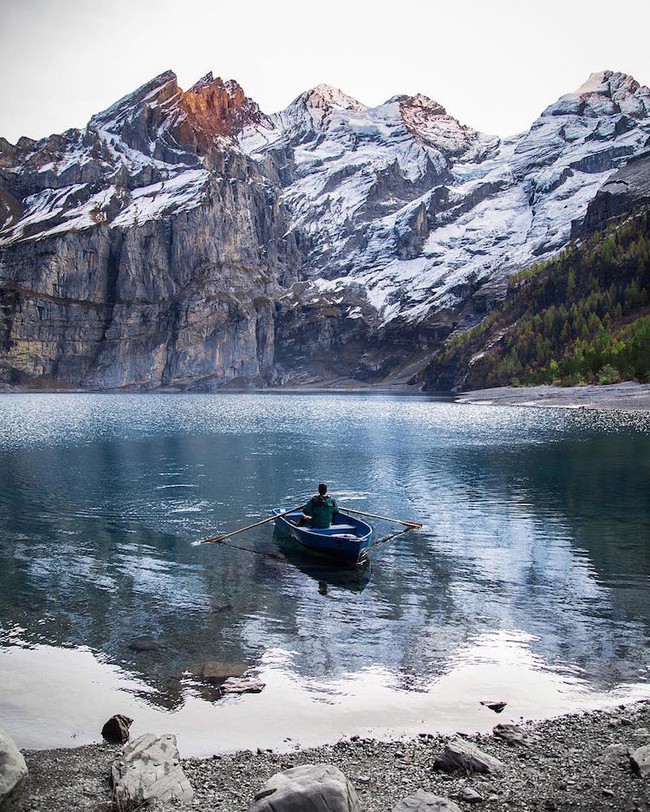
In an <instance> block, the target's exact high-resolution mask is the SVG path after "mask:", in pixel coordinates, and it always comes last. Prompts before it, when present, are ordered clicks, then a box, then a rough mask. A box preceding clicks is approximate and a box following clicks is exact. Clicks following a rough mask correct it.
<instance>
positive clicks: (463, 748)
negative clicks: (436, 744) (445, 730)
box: [433, 739, 505, 773]
mask: <svg viewBox="0 0 650 812" xmlns="http://www.w3.org/2000/svg"><path fill="white" fill-rule="evenodd" d="M433 766H434V768H435V769H436V770H444V771H445V772H449V773H451V772H455V771H456V770H461V771H462V772H465V773H500V772H503V770H504V769H505V768H504V765H503V763H502V762H501V761H499V759H498V758H494V756H490V755H488V754H487V753H484V752H483V751H482V750H480V749H479V748H478V747H477V746H476V745H475V744H471V743H470V742H468V741H464V740H463V739H452V741H450V742H447V744H446V745H445V749H444V750H443V752H442V753H441V754H440V755H439V756H438V758H437V759H436V760H435V762H434V765H433Z"/></svg>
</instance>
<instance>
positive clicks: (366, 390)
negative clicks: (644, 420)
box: [0, 381, 650, 412]
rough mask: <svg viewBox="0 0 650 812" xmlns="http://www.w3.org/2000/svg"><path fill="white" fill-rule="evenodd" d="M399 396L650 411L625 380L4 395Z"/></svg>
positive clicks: (643, 390)
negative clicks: (459, 387)
mask: <svg viewBox="0 0 650 812" xmlns="http://www.w3.org/2000/svg"><path fill="white" fill-rule="evenodd" d="M241 394H256V395H263V394H269V395H332V394H334V395H336V394H344V395H395V396H397V397H400V396H407V397H409V396H410V397H420V398H422V399H426V398H429V399H431V400H433V401H435V400H438V401H441V402H445V401H446V402H449V403H456V404H460V405H465V404H469V405H485V406H488V405H489V406H528V407H536V408H564V409H594V410H603V411H613V410H617V411H644V412H645V411H650V384H644V383H638V382H636V381H624V382H622V383H615V384H601V385H597V384H588V385H585V386H552V385H550V384H544V385H541V386H502V387H494V388H491V389H475V390H467V391H460V392H435V391H431V392H429V391H422V390H421V389H415V388H414V387H410V386H408V385H406V384H395V385H377V386H370V385H369V386H360V385H359V384H358V383H355V384H350V385H348V386H338V387H336V386H327V385H325V384H324V385H321V386H287V387H267V388H264V389H255V388H250V389H249V388H244V389H236V388H230V387H223V388H221V389H218V390H215V391H214V392H200V391H180V390H173V389H148V390H137V389H130V390H123V389H112V390H108V389H104V390H86V389H2V388H0V395H170V396H182V395H241Z"/></svg>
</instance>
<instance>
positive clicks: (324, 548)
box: [274, 508, 372, 564]
mask: <svg viewBox="0 0 650 812" xmlns="http://www.w3.org/2000/svg"><path fill="white" fill-rule="evenodd" d="M283 512H284V511H283V509H282V508H276V509H275V510H274V513H276V514H281V513H283ZM302 515H303V514H302V513H301V512H300V511H299V510H298V511H294V512H292V513H288V514H287V515H285V516H280V515H278V516H277V518H276V519H275V526H276V527H277V528H278V530H280V531H282V532H284V533H286V534H287V535H289V536H291V537H292V538H293V539H295V540H296V541H297V542H298V544H301V545H302V546H303V547H305V548H306V549H308V550H310V551H311V552H313V553H317V554H318V555H325V556H328V557H329V558H335V559H337V560H338V561H341V562H344V563H346V564H357V563H358V562H359V561H362V560H363V559H364V557H365V554H366V550H367V549H368V547H369V546H370V543H371V541H372V527H370V525H369V524H366V523H365V522H362V521H361V520H360V519H356V518H354V517H352V516H349V515H348V514H346V513H337V514H336V521H335V523H333V524H332V525H331V526H330V527H326V528H316V527H309V526H307V525H305V526H298V525H297V524H296V523H297V522H298V521H299V520H300V518H301V516H302Z"/></svg>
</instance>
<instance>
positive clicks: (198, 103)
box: [181, 71, 262, 136]
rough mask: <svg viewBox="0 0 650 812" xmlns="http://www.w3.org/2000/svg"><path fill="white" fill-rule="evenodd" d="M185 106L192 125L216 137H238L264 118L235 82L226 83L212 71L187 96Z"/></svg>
mask: <svg viewBox="0 0 650 812" xmlns="http://www.w3.org/2000/svg"><path fill="white" fill-rule="evenodd" d="M181 107H182V108H183V109H184V110H185V112H186V113H187V114H188V115H189V117H190V118H191V120H192V122H193V123H194V124H196V125H198V126H199V127H200V128H201V129H202V130H203V131H204V132H206V133H212V134H213V135H229V136H232V135H235V134H236V133H238V132H240V131H241V130H242V129H243V128H244V127H246V126H247V125H249V124H254V123H258V122H259V121H260V120H261V119H262V114H261V111H260V109H259V107H258V105H257V103H256V102H254V101H253V100H252V99H250V98H249V97H248V96H247V95H246V94H245V93H244V90H243V89H242V87H241V85H240V84H239V83H238V82H236V81H235V80H234V79H228V80H227V81H225V82H224V81H223V79H221V78H220V77H216V78H215V77H214V76H213V75H212V71H210V72H209V73H206V75H205V76H203V77H202V78H201V79H199V81H198V82H196V83H195V84H194V85H192V87H191V88H190V89H189V90H187V91H186V92H185V93H183V96H182V101H181Z"/></svg>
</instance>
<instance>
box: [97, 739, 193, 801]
mask: <svg viewBox="0 0 650 812" xmlns="http://www.w3.org/2000/svg"><path fill="white" fill-rule="evenodd" d="M111 775H112V779H113V797H114V800H115V804H116V807H117V808H118V809H135V808H136V807H138V806H141V805H145V804H153V803H156V802H160V803H165V802H168V801H191V800H192V798H193V797H194V790H193V789H192V787H191V786H190V783H189V781H188V780H187V778H186V776H185V773H184V772H183V769H182V767H181V766H180V757H179V754H178V747H177V746H176V737H175V736H172V735H166V736H161V737H160V738H157V737H156V736H154V735H153V734H151V733H146V734H145V735H144V736H140V737H139V738H137V739H136V740H135V741H133V742H131V744H129V745H127V746H126V747H125V748H124V753H123V755H122V757H121V758H120V759H117V760H116V761H115V762H113V766H112V768H111Z"/></svg>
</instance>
